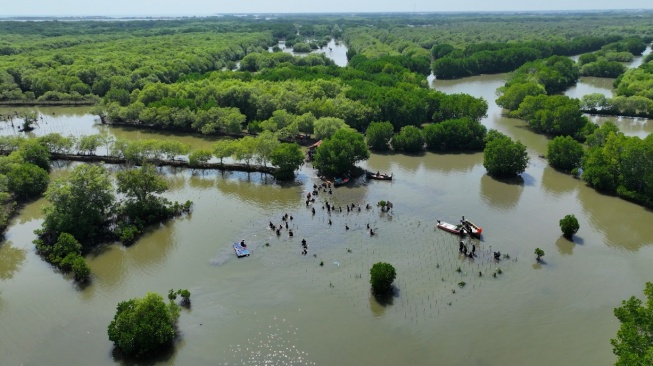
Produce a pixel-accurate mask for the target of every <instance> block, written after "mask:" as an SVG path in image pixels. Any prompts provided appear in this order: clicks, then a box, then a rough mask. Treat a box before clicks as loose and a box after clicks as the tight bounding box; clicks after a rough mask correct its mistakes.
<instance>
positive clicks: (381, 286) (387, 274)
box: [370, 262, 397, 294]
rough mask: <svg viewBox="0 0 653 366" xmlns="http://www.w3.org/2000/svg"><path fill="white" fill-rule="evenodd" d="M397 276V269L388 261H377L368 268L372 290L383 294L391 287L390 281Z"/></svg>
mask: <svg viewBox="0 0 653 366" xmlns="http://www.w3.org/2000/svg"><path fill="white" fill-rule="evenodd" d="M395 278H397V271H396V270H395V267H393V266H392V264H390V263H385V262H378V263H375V264H374V265H373V266H372V268H371V269H370V284H371V285H372V292H373V293H375V294H384V293H387V292H388V291H390V290H391V289H392V282H393V281H394V280H395Z"/></svg>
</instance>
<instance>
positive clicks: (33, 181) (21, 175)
mask: <svg viewBox="0 0 653 366" xmlns="http://www.w3.org/2000/svg"><path fill="white" fill-rule="evenodd" d="M7 178H8V179H9V181H8V183H9V184H8V188H9V190H10V191H11V192H13V193H14V194H15V195H16V198H18V199H19V200H28V199H31V198H36V197H39V196H40V195H41V194H43V192H45V190H46V189H47V188H48V183H50V176H49V175H48V172H47V171H45V170H44V169H42V168H41V167H39V166H36V165H34V164H30V163H24V164H13V165H12V167H11V170H10V171H9V172H8V173H7Z"/></svg>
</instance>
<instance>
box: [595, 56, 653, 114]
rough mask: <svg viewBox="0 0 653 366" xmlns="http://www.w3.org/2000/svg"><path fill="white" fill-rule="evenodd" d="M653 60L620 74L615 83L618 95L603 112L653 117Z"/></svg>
mask: <svg viewBox="0 0 653 366" xmlns="http://www.w3.org/2000/svg"><path fill="white" fill-rule="evenodd" d="M652 82H653V62H651V61H650V60H649V61H648V62H645V63H643V64H642V65H640V66H639V67H638V68H636V69H630V70H628V71H626V72H625V73H624V74H623V75H621V76H619V77H618V78H617V80H616V81H615V83H614V86H615V93H616V94H617V96H616V97H614V98H612V99H609V100H608V101H607V103H606V105H605V106H603V108H602V109H603V112H602V113H604V112H607V113H606V114H619V115H627V116H641V117H653V88H651V84H652Z"/></svg>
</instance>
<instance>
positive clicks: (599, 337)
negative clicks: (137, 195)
mask: <svg viewBox="0 0 653 366" xmlns="http://www.w3.org/2000/svg"><path fill="white" fill-rule="evenodd" d="M505 77H506V75H505V74H500V75H484V76H477V77H472V78H467V79H462V80H454V81H441V80H436V81H434V82H433V83H432V86H433V87H434V88H436V89H438V90H441V91H444V92H447V93H468V94H471V95H474V96H482V97H484V98H485V99H486V100H487V101H488V103H489V105H490V109H489V111H488V117H487V118H485V119H484V120H483V121H482V122H483V123H484V124H485V125H486V126H487V127H488V128H495V129H498V130H500V131H502V132H504V133H506V134H508V135H510V136H511V137H513V138H516V139H519V140H521V141H522V142H523V143H525V144H526V145H527V146H528V149H529V154H530V156H531V163H530V164H529V166H528V168H527V170H526V172H525V173H524V175H523V181H522V182H517V183H515V182H513V183H507V182H500V181H497V180H494V179H492V178H490V177H488V176H487V175H486V174H485V170H484V168H483V165H482V160H483V156H482V154H481V153H477V154H449V155H439V154H431V153H427V154H424V155H423V156H416V157H415V156H405V155H394V154H390V155H372V157H371V158H370V159H369V161H367V162H366V163H365V164H363V166H364V167H367V168H369V169H370V170H374V171H376V170H379V171H382V172H392V173H394V175H395V180H393V181H392V182H383V181H372V182H365V181H364V180H359V181H357V182H354V183H353V184H351V185H350V186H345V187H341V188H338V189H336V190H335V191H334V194H333V195H328V194H326V193H321V194H320V196H318V203H317V204H316V214H315V215H312V214H311V212H310V210H309V209H308V208H306V207H305V204H304V196H305V195H306V192H307V191H309V190H312V188H311V187H312V185H313V184H314V183H316V182H318V180H317V178H316V176H315V172H314V171H313V170H312V169H311V168H310V166H305V167H303V168H302V170H301V171H300V174H299V176H298V178H297V180H296V182H295V183H294V184H283V185H280V184H277V183H275V182H274V181H273V180H271V179H269V178H267V177H265V176H262V175H260V174H258V173H256V174H246V173H221V172H216V171H207V172H193V171H191V170H163V172H164V173H165V174H166V177H167V179H168V181H169V183H170V187H171V190H170V191H169V192H168V193H167V194H166V196H167V197H168V198H170V199H173V200H180V201H185V200H186V199H190V200H192V201H193V202H194V207H193V212H192V214H190V215H188V216H187V217H183V218H180V219H177V220H173V221H171V222H169V223H167V224H165V225H161V226H160V227H156V228H153V229H152V230H151V231H150V232H149V233H147V234H146V235H145V236H144V237H143V238H142V239H140V240H139V241H138V242H137V243H135V244H134V245H133V246H131V247H127V248H126V247H123V246H121V245H117V244H115V245H109V246H107V247H106V248H105V249H104V250H102V251H101V252H100V253H97V254H95V255H91V256H89V257H88V258H87V259H88V261H89V264H90V267H91V271H92V276H93V278H92V282H91V284H90V285H89V286H86V287H84V288H77V287H75V286H74V284H73V282H72V281H71V279H70V278H68V277H65V276H63V275H61V274H59V273H57V271H56V270H55V269H53V268H52V267H51V266H50V265H49V264H47V263H46V262H44V261H43V260H41V259H40V258H39V257H38V256H37V255H36V254H35V252H34V246H33V244H32V243H31V242H32V240H33V239H34V234H33V230H34V229H37V228H38V227H39V226H40V224H41V222H42V215H41V213H40V208H41V206H43V205H44V204H46V202H45V200H39V201H36V202H33V203H31V204H29V205H27V206H26V207H25V208H24V209H23V210H22V211H21V213H20V214H19V215H18V216H17V217H16V219H15V220H14V221H13V223H12V225H11V227H10V228H9V229H8V231H7V233H6V237H5V240H4V241H3V243H2V245H1V246H0V324H2V329H3V332H2V334H0V354H2V355H3V361H2V363H3V364H7V365H21V364H22V365H51V364H61V365H65V364H93V365H113V364H115V363H116V362H120V361H116V360H115V359H114V358H113V355H112V345H111V342H110V341H109V340H108V337H107V333H106V329H107V325H108V324H109V322H110V321H111V319H112V318H113V315H114V313H115V306H116V305H117V303H118V302H120V301H122V300H126V299H129V298H131V297H136V296H143V295H144V294H145V293H146V292H147V291H156V292H158V293H160V294H165V293H166V292H167V290H168V289H170V288H175V289H176V288H188V289H189V290H190V291H191V293H192V296H191V301H192V307H191V309H190V310H184V311H183V312H182V315H181V317H180V321H179V330H180V334H181V337H180V340H179V342H178V343H177V344H176V345H175V349H174V351H173V352H171V353H170V354H167V355H164V356H162V358H161V359H160V360H159V361H160V363H161V364H180V365H215V364H223V365H233V364H245V365H250V364H251V365H260V364H264V363H267V364H285V365H299V364H302V365H303V364H318V365H335V364H338V365H367V364H376V365H398V364H415V365H433V364H443V365H502V364H507V365H525V364H528V365H551V364H562V365H608V364H611V363H612V362H613V360H614V356H613V355H612V348H611V345H610V338H612V337H614V336H615V334H616V331H617V329H618V325H619V323H618V321H617V320H616V318H614V316H613V315H612V310H613V308H614V307H616V306H619V305H620V303H621V300H623V299H626V298H628V297H630V296H631V295H634V294H641V291H642V288H643V287H644V282H645V281H647V280H651V278H653V268H651V266H650V262H651V260H652V259H653V247H652V246H651V244H653V238H651V234H650V223H651V222H653V213H651V211H648V210H645V209H643V208H642V207H640V206H637V205H634V204H631V203H628V202H625V201H623V200H620V199H618V198H614V197H609V196H604V195H601V194H598V193H596V192H595V191H594V190H592V189H590V188H588V187H586V186H585V184H584V183H583V182H582V181H580V180H576V179H573V178H571V177H569V176H567V175H564V174H560V173H558V172H556V171H554V170H553V169H551V168H549V167H548V166H547V163H546V161H545V160H543V159H540V158H538V157H537V156H538V155H541V154H544V152H545V150H546V143H547V139H546V137H543V136H541V135H537V134H534V133H532V132H531V131H529V130H528V129H527V128H525V127H524V123H523V122H522V121H520V120H516V119H510V118H506V117H504V116H503V115H502V114H501V109H500V108H499V107H498V106H496V105H495V104H494V99H495V98H496V97H495V94H494V92H495V89H496V88H497V87H498V86H500V85H502V84H503V83H504V81H505ZM600 85H603V84H600ZM579 87H582V88H585V89H587V90H590V91H591V90H597V89H598V90H600V89H601V88H602V87H601V86H596V83H595V82H594V81H587V80H585V79H582V80H581V82H580V83H579V86H577V88H579ZM606 88H607V87H606ZM10 110H11V111H13V110H15V108H9V109H3V110H2V111H0V113H3V114H6V113H7V112H8V111H10ZM39 111H40V112H41V113H42V115H43V117H44V121H42V122H40V123H39V125H38V127H37V129H36V130H35V131H34V132H33V133H34V134H35V135H41V134H45V133H50V132H60V133H62V134H64V135H67V134H75V135H83V134H90V133H97V132H99V131H101V130H106V131H107V132H108V133H110V134H114V135H116V136H120V137H124V138H162V137H165V138H175V139H180V140H181V141H184V142H186V143H189V144H192V145H194V146H198V147H199V146H202V147H205V146H209V145H210V144H211V143H212V139H210V138H203V137H199V136H195V135H187V136H181V137H176V136H171V135H165V136H164V135H163V134H160V133H154V132H143V131H135V130H126V129H121V128H113V127H107V126H103V125H100V124H99V123H98V122H97V121H96V120H95V118H94V117H93V116H91V115H89V114H88V110H87V109H84V108H83V107H75V108H62V107H52V108H39ZM619 123H620V127H622V129H624V131H625V132H626V133H628V134H637V135H639V134H647V133H650V132H651V130H652V128H651V126H650V123H649V122H647V121H641V120H640V121H636V123H637V124H639V125H640V127H641V128H640V129H639V130H628V129H626V128H623V127H624V125H629V124H630V123H631V122H629V121H627V120H622V121H621V122H619ZM633 123H635V122H633ZM2 127H3V128H2V130H0V133H5V134H12V133H18V132H16V131H15V130H14V129H12V128H11V126H10V125H7V124H4V123H3V125H2ZM69 169H70V166H69V165H65V164H64V165H57V168H56V169H55V170H54V172H53V173H52V174H53V176H54V177H56V176H59V175H61V174H66V173H67V172H68V171H69ZM325 199H326V200H328V201H329V202H332V203H333V204H335V205H336V206H341V207H343V212H342V213H340V212H334V213H332V214H331V216H329V215H328V213H327V212H326V211H325V210H323V209H322V208H321V205H322V203H321V202H323V200H325ZM382 199H385V200H390V201H392V202H394V210H393V212H392V213H383V212H380V211H379V210H378V209H377V208H376V207H374V208H373V209H371V210H366V209H365V208H364V206H365V204H366V203H372V204H374V203H376V202H377V201H379V200H382ZM352 203H354V204H356V205H359V204H360V205H361V206H363V208H362V209H361V211H360V212H359V211H358V210H357V209H355V210H353V211H352V212H349V213H347V211H346V210H344V207H345V205H347V204H352ZM285 213H289V214H291V215H292V216H293V220H292V221H291V222H290V227H291V228H292V229H293V230H294V233H295V235H294V236H293V237H289V236H288V234H287V232H286V231H285V230H284V231H283V232H282V235H281V236H280V237H277V236H276V235H274V233H273V232H272V231H270V230H269V229H268V228H267V226H268V223H269V221H273V222H274V223H275V224H279V223H281V217H282V215H283V214H285ZM570 213H573V214H575V215H576V217H577V218H578V220H579V223H580V227H581V229H580V231H579V232H578V234H577V235H576V236H575V238H574V241H573V242H570V241H567V240H565V239H563V238H561V236H560V230H559V228H558V220H559V219H560V218H562V217H563V216H564V215H566V214H570ZM461 215H466V217H468V218H469V219H470V220H472V221H474V222H475V223H477V224H479V225H481V226H482V227H483V228H484V231H483V239H482V240H480V241H474V244H475V245H477V246H478V247H479V248H480V249H479V250H480V254H479V257H478V258H477V259H475V260H474V261H470V260H469V259H464V258H461V257H460V256H459V255H458V252H457V248H458V246H457V242H458V239H457V238H456V237H454V236H452V235H450V234H447V233H445V232H442V231H440V230H437V229H435V221H436V220H438V219H440V220H445V221H449V222H456V221H457V220H459V219H460V216H461ZM329 218H330V219H331V220H332V223H333V224H332V225H329V224H328V220H329ZM368 224H369V225H370V226H371V227H373V228H375V230H376V235H375V236H373V237H371V236H370V235H369V233H368V231H367V228H366V226H367V225H368ZM345 225H347V226H349V228H350V229H349V230H346V229H345ZM302 238H305V239H306V240H307V242H308V245H309V250H308V255H306V256H302V255H301V246H300V242H301V239H302ZM240 239H245V240H246V241H247V242H248V243H250V247H251V248H252V249H253V254H252V256H250V257H248V258H244V259H237V258H236V257H235V256H234V253H233V250H232V249H230V243H231V242H233V241H237V240H240ZM265 243H268V244H269V246H266V245H265ZM536 247H540V248H542V249H543V250H544V251H545V253H546V255H545V257H544V261H545V263H544V264H536V262H535V258H534V257H535V256H534V254H533V251H534V249H535V248H536ZM492 251H501V252H502V253H504V254H509V255H510V258H509V259H508V258H504V259H502V260H501V261H500V262H498V263H497V262H495V261H494V260H493V259H492V258H491V255H490V252H492ZM378 261H387V262H390V263H392V264H393V265H394V266H395V268H396V269H397V273H398V276H397V280H396V282H395V284H396V294H395V297H394V298H393V299H392V301H391V303H389V304H384V305H381V304H379V303H378V302H377V301H376V300H375V299H374V298H373V297H371V296H370V293H369V283H368V281H369V268H370V267H371V265H372V264H373V263H375V262H378ZM320 262H323V266H320ZM458 268H460V272H457V269H458ZM497 268H500V269H501V271H502V274H499V275H497V277H493V274H494V273H496V272H497ZM479 272H480V275H481V276H479ZM461 281H464V282H465V283H466V285H465V286H464V287H460V286H459V285H458V284H459V282H461ZM454 291H455V292H454Z"/></svg>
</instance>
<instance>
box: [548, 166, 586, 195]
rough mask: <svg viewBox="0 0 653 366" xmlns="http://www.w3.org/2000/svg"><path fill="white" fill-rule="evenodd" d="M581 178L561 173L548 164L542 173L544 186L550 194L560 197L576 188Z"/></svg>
mask: <svg viewBox="0 0 653 366" xmlns="http://www.w3.org/2000/svg"><path fill="white" fill-rule="evenodd" d="M579 182H580V180H578V179H574V178H572V177H571V176H569V175H567V174H564V173H560V172H558V171H556V170H555V169H553V168H551V167H550V166H547V167H545V168H544V172H543V173H542V188H544V192H546V193H547V194H548V195H550V196H552V197H555V198H559V197H561V196H563V195H566V194H569V193H571V192H573V191H574V190H576V187H578V184H579Z"/></svg>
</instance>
